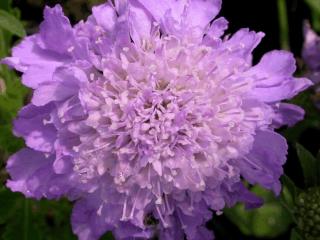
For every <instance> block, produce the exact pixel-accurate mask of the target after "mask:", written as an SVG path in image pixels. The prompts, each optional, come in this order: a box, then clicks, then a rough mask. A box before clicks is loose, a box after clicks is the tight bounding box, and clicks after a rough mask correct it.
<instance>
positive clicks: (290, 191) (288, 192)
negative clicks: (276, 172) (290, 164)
mask: <svg viewBox="0 0 320 240" xmlns="http://www.w3.org/2000/svg"><path fill="white" fill-rule="evenodd" d="M281 180H282V191H281V195H280V199H281V200H282V202H283V204H284V205H285V206H286V207H287V208H288V209H292V208H293V207H294V203H295V199H296V197H297V195H298V188H297V187H296V186H295V184H294V182H293V181H292V180H291V179H290V178H289V177H288V176H286V175H283V176H282V177H281Z"/></svg>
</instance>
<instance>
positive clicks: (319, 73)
mask: <svg viewBox="0 0 320 240" xmlns="http://www.w3.org/2000/svg"><path fill="white" fill-rule="evenodd" d="M304 37H305V41H304V46H303V50H302V57H303V60H304V62H305V64H306V67H307V71H308V72H307V76H308V77H309V78H310V79H311V80H312V81H313V82H314V83H315V92H316V95H315V97H314V100H315V104H316V105H317V107H318V108H320V37H319V36H318V35H317V33H316V32H315V31H313V30H312V29H311V26H310V24H309V23H306V24H305V25H304Z"/></svg>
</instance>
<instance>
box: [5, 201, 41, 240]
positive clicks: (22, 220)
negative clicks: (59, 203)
mask: <svg viewBox="0 0 320 240" xmlns="http://www.w3.org/2000/svg"><path fill="white" fill-rule="evenodd" d="M29 201H30V200H29V199H23V200H22V201H21V206H20V209H19V210H17V211H16V212H15V216H14V217H13V218H11V219H10V221H8V222H7V224H6V226H5V230H4V233H3V235H2V239H3V240H17V239H19V240H40V234H39V229H38V228H37V227H36V224H33V222H34V221H33V217H32V214H31V206H30V202H29Z"/></svg>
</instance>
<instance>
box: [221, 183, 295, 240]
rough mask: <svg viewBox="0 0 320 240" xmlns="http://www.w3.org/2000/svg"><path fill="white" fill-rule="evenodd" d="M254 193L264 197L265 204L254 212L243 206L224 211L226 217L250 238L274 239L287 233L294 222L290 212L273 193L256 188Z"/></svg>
mask: <svg viewBox="0 0 320 240" xmlns="http://www.w3.org/2000/svg"><path fill="white" fill-rule="evenodd" d="M252 192H254V193H256V194H257V195H259V196H260V197H262V198H263V199H264V201H265V204H264V205H263V206H262V207H260V208H258V209H254V210H246V209H245V207H244V205H243V204H238V205H236V206H235V207H233V208H231V209H226V210H224V213H225V215H226V216H227V217H228V218H229V219H230V220H231V221H232V222H233V223H234V224H235V225H237V227H238V228H239V229H240V231H241V232H242V233H243V234H245V235H249V236H255V237H262V238H273V237H277V236H279V235H281V234H282V233H284V232H285V231H287V229H288V227H289V226H290V224H291V223H292V222H293V219H292V216H291V214H290V212H289V211H288V210H287V209H286V208H285V207H284V206H282V204H281V203H280V201H279V199H277V198H275V197H274V195H273V193H271V192H270V191H267V190H265V189H263V188H261V187H258V186H255V187H253V189H252Z"/></svg>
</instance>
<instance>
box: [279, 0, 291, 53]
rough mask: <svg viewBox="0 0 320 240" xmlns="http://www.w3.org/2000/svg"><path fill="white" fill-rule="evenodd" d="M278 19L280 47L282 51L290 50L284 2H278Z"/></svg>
mask: <svg viewBox="0 0 320 240" xmlns="http://www.w3.org/2000/svg"><path fill="white" fill-rule="evenodd" d="M278 19H279V34H280V46H281V48H282V49H285V50H289V49H290V40H289V23H288V12H287V4H286V0H278Z"/></svg>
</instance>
